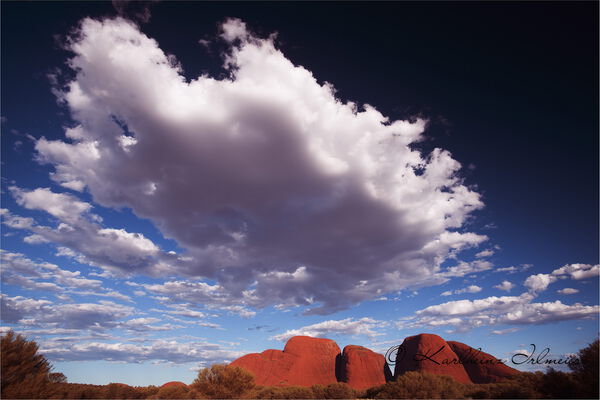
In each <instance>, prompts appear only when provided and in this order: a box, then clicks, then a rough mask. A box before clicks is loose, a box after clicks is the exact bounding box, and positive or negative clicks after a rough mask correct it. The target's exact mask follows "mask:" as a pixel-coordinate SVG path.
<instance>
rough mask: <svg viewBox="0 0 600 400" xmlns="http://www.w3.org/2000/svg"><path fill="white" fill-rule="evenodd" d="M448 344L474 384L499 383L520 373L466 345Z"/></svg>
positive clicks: (451, 342)
mask: <svg viewBox="0 0 600 400" xmlns="http://www.w3.org/2000/svg"><path fill="white" fill-rule="evenodd" d="M447 343H448V345H449V346H450V347H451V348H452V350H453V351H454V352H455V353H456V355H457V356H458V357H459V358H460V360H461V362H462V363H463V366H464V368H465V370H466V371H467V374H469V377H470V378H471V380H472V381H473V382H474V383H491V382H498V381H499V380H502V379H504V378H508V377H509V376H511V375H514V374H516V373H518V372H519V371H517V370H516V369H514V368H511V367H509V366H507V365H505V364H504V363H502V362H499V360H498V359H497V358H496V357H494V356H492V355H490V354H488V353H484V352H482V351H480V350H478V349H474V348H472V347H471V346H467V345H466V344H464V343H460V342H453V341H450V342H447Z"/></svg>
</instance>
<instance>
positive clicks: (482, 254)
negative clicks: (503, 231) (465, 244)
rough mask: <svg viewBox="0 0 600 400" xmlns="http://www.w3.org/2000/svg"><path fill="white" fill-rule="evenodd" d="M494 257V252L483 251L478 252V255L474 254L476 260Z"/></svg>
mask: <svg viewBox="0 0 600 400" xmlns="http://www.w3.org/2000/svg"><path fill="white" fill-rule="evenodd" d="M493 255H494V250H490V249H488V250H483V251H480V252H479V253H477V254H475V257H476V258H485V257H491V256H493Z"/></svg>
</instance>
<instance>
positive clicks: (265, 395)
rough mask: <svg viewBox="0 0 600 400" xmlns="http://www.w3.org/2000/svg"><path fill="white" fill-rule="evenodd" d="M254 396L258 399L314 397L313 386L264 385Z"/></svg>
mask: <svg viewBox="0 0 600 400" xmlns="http://www.w3.org/2000/svg"><path fill="white" fill-rule="evenodd" d="M257 389H258V390H256V391H255V392H254V393H253V394H252V397H253V398H256V399H314V398H315V397H314V394H313V391H312V390H311V388H309V387H304V386H283V387H281V386H263V387H260V388H257Z"/></svg>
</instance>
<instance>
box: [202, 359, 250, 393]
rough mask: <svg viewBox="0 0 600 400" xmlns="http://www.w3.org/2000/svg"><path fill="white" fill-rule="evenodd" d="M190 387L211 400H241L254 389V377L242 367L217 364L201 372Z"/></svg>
mask: <svg viewBox="0 0 600 400" xmlns="http://www.w3.org/2000/svg"><path fill="white" fill-rule="evenodd" d="M190 387H191V388H192V389H194V390H196V391H198V392H200V394H201V395H203V396H206V397H207V398H211V399H233V398H240V397H242V396H243V395H244V394H245V393H246V392H248V391H250V390H251V389H252V388H253V387H254V376H253V375H252V374H251V373H250V372H248V371H246V370H245V369H242V368H240V367H236V366H226V365H222V364H216V365H213V366H211V367H210V368H204V369H203V370H201V371H200V372H199V373H198V378H196V379H195V380H194V382H193V383H192V384H191V385H190Z"/></svg>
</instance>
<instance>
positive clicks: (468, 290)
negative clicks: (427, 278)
mask: <svg viewBox="0 0 600 400" xmlns="http://www.w3.org/2000/svg"><path fill="white" fill-rule="evenodd" d="M482 290H483V289H482V288H481V287H479V286H477V285H470V286H467V287H466V288H462V289H457V290H455V291H445V292H443V293H442V294H441V296H450V295H452V294H463V293H479V292H481V291H482Z"/></svg>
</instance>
